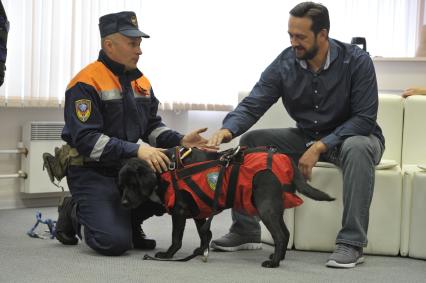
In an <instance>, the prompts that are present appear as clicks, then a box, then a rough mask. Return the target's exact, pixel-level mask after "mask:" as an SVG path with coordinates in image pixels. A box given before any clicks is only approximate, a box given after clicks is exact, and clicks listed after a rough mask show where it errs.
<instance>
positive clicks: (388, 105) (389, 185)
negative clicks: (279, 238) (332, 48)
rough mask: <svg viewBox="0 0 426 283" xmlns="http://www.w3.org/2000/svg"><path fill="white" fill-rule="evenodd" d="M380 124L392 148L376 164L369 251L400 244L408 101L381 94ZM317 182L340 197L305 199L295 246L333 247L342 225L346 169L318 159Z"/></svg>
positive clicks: (391, 250)
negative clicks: (342, 169)
mask: <svg viewBox="0 0 426 283" xmlns="http://www.w3.org/2000/svg"><path fill="white" fill-rule="evenodd" d="M378 123H379V125H380V126H381V128H382V130H383V134H384V135H385V139H386V150H385V152H384V155H383V158H382V161H381V163H380V164H379V165H378V166H377V167H376V182H375V188H374V194H373V200H372V204H371V207H370V224H369V230H368V235H367V236H368V239H369V243H368V246H367V248H366V249H365V252H366V253H372V254H387V255H397V254H398V253H399V249H400V230H401V227H400V226H401V202H402V173H401V167H400V162H401V143H402V139H401V137H402V124H403V100H402V98H401V97H399V96H395V95H390V94H380V95H379V111H378ZM311 184H312V185H313V186H315V187H316V188H318V189H320V190H323V191H325V192H327V193H328V194H330V195H332V196H334V197H336V201H334V202H332V203H326V202H317V201H313V200H310V199H307V198H304V200H305V203H304V204H303V205H302V206H300V207H297V208H296V209H295V232H294V233H295V235H294V246H295V248H296V249H301V250H316V251H332V250H333V249H334V246H335V239H336V235H337V233H338V231H339V230H340V228H341V216H342V210H343V202H342V190H343V184H342V174H341V170H340V169H339V168H337V167H336V166H334V165H332V164H330V163H321V162H320V163H318V164H317V166H316V167H315V168H314V169H313V176H312V182H311Z"/></svg>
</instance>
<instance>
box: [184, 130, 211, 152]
mask: <svg viewBox="0 0 426 283" xmlns="http://www.w3.org/2000/svg"><path fill="white" fill-rule="evenodd" d="M205 131H207V128H201V129H198V130H195V131H192V132H190V133H189V134H186V135H185V136H184V137H183V138H182V141H181V145H183V146H184V147H187V148H190V147H198V148H202V149H205V150H213V151H215V150H218V147H217V146H216V145H209V144H208V140H207V139H205V138H203V137H202V136H201V135H200V134H201V133H204V132H205Z"/></svg>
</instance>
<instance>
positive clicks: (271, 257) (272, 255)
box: [269, 253, 285, 260]
mask: <svg viewBox="0 0 426 283" xmlns="http://www.w3.org/2000/svg"><path fill="white" fill-rule="evenodd" d="M273 258H274V253H272V254H270V255H269V259H273ZM284 258H285V254H283V255H282V256H281V260H284Z"/></svg>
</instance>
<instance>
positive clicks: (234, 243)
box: [210, 232, 262, 252]
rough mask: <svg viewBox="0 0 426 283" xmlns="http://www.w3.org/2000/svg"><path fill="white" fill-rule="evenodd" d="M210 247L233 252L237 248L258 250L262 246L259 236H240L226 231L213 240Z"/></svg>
mask: <svg viewBox="0 0 426 283" xmlns="http://www.w3.org/2000/svg"><path fill="white" fill-rule="evenodd" d="M210 247H211V248H212V249H215V250H221V251H225V252H234V251H239V250H259V249H261V248H262V243H261V242H260V235H259V236H242V235H240V234H237V233H232V232H231V233H228V234H226V235H225V236H223V237H222V238H219V239H216V240H213V241H212V242H211V244H210Z"/></svg>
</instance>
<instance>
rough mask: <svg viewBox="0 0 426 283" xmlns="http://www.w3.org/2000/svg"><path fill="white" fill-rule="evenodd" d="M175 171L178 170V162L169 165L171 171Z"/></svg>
mask: <svg viewBox="0 0 426 283" xmlns="http://www.w3.org/2000/svg"><path fill="white" fill-rule="evenodd" d="M175 169H176V162H170V163H169V170H170V171H172V170H175Z"/></svg>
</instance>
